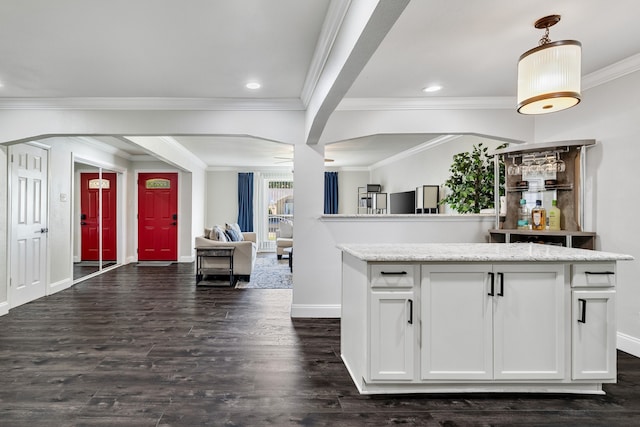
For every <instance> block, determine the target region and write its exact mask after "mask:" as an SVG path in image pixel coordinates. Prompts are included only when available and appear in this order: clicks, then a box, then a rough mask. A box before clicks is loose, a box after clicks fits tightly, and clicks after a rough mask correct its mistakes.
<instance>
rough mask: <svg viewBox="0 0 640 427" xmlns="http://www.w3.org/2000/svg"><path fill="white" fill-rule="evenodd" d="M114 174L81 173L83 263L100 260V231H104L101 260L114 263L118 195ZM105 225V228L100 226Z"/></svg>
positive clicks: (115, 255)
mask: <svg viewBox="0 0 640 427" xmlns="http://www.w3.org/2000/svg"><path fill="white" fill-rule="evenodd" d="M116 186H117V180H116V174H115V173H103V174H102V181H100V176H99V174H98V173H81V174H80V187H81V190H80V215H81V216H80V230H81V232H80V239H81V247H82V250H81V252H80V256H81V258H82V261H99V260H100V229H101V228H102V260H103V261H115V260H117V259H118V256H117V251H116V247H117V246H116V234H117V223H116V195H117V187H116ZM100 187H102V221H101V220H100ZM101 224H102V227H101Z"/></svg>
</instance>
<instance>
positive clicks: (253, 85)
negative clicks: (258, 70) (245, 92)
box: [245, 82, 262, 90]
mask: <svg viewBox="0 0 640 427" xmlns="http://www.w3.org/2000/svg"><path fill="white" fill-rule="evenodd" d="M261 86H262V85H261V84H260V83H258V82H249V83H247V84H246V85H245V87H246V88H247V89H252V90H255V89H260V87H261Z"/></svg>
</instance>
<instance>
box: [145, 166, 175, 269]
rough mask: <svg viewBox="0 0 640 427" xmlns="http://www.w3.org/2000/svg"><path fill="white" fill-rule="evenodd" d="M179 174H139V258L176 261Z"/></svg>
mask: <svg viewBox="0 0 640 427" xmlns="http://www.w3.org/2000/svg"><path fill="white" fill-rule="evenodd" d="M177 242H178V174H177V173H164V172H162V173H140V174H138V261H176V260H177V253H178V251H177Z"/></svg>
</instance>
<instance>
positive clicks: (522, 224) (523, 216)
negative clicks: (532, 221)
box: [518, 199, 529, 230]
mask: <svg viewBox="0 0 640 427" xmlns="http://www.w3.org/2000/svg"><path fill="white" fill-rule="evenodd" d="M528 229H529V209H528V208H527V201H526V200H525V199H520V208H519V209H518V230H528Z"/></svg>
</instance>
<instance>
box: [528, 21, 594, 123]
mask: <svg viewBox="0 0 640 427" xmlns="http://www.w3.org/2000/svg"><path fill="white" fill-rule="evenodd" d="M558 21H560V16H559V15H552V16H547V17H545V18H541V19H539V20H538V21H536V24H535V26H536V28H545V29H546V32H545V36H544V37H543V38H542V39H541V40H540V45H539V46H538V47H535V48H533V49H531V50H528V51H527V52H525V53H523V54H522V55H521V56H520V60H519V61H518V112H519V113H521V114H545V113H552V112H555V111H560V110H564V109H566V108H570V107H573V106H574V105H576V104H578V103H579V102H580V73H581V57H582V55H581V51H582V44H581V43H580V42H578V41H575V40H561V41H556V42H551V41H550V40H549V27H550V26H551V25H554V24H555V23H557V22H558Z"/></svg>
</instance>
